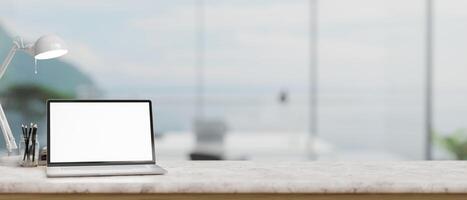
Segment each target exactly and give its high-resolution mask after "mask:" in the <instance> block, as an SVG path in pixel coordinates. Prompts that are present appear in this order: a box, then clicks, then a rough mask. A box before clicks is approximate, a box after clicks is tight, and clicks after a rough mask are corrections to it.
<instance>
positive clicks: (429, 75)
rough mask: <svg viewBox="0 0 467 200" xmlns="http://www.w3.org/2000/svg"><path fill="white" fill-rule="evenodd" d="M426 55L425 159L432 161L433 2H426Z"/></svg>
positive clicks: (427, 0) (428, 0) (430, 0)
mask: <svg viewBox="0 0 467 200" xmlns="http://www.w3.org/2000/svg"><path fill="white" fill-rule="evenodd" d="M425 26H426V30H425V32H426V33H425V34H426V36H425V39H426V41H425V42H426V53H425V62H426V63H425V64H426V72H425V73H426V74H425V84H426V86H425V131H426V133H425V134H426V144H425V158H426V159H427V160H431V159H432V155H431V154H432V151H431V148H432V140H433V139H432V134H433V1H432V0H426V24H425Z"/></svg>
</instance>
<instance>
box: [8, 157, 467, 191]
mask: <svg viewBox="0 0 467 200" xmlns="http://www.w3.org/2000/svg"><path fill="white" fill-rule="evenodd" d="M160 165H161V166H163V167H164V168H166V169H167V170H168V171H169V173H168V174H166V175H151V176H120V177H87V178H47V177H46V175H45V168H44V167H38V168H15V167H5V166H1V167H0V172H1V176H0V193H467V162H462V161H425V162H423V161H417V162H415V161H414V162H282V163H273V162H270V163H265V162H250V161H200V162H199V161H198V162H194V161H179V162H161V163H160Z"/></svg>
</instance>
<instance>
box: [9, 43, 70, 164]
mask: <svg viewBox="0 0 467 200" xmlns="http://www.w3.org/2000/svg"><path fill="white" fill-rule="evenodd" d="M17 50H22V51H25V52H28V53H29V54H31V55H32V56H34V58H35V59H37V60H45V59H51V58H57V57H60V56H63V55H65V54H66V53H68V50H67V48H66V46H65V43H64V42H63V40H62V39H61V38H60V37H58V36H56V35H45V36H42V37H40V38H39V39H38V40H37V41H36V43H34V44H25V43H24V42H23V39H22V38H16V39H15V40H14V41H13V47H12V48H11V50H10V52H8V55H7V56H6V58H5V60H4V61H3V63H2V66H1V67H0V79H1V78H2V77H3V75H4V74H5V71H6V69H7V67H8V65H9V64H10V62H11V60H12V59H13V56H14V55H15V53H16V51H17ZM0 127H1V129H2V132H3V137H4V138H5V144H6V149H7V150H8V156H10V154H11V153H12V152H13V150H14V149H17V148H18V146H17V145H16V142H15V137H14V136H13V134H12V133H11V128H10V125H9V124H8V121H7V118H6V116H5V112H4V111H3V107H2V105H1V104H0Z"/></svg>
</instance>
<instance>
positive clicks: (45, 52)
mask: <svg viewBox="0 0 467 200" xmlns="http://www.w3.org/2000/svg"><path fill="white" fill-rule="evenodd" d="M33 49H34V58H36V59H38V60H44V59H51V58H57V57H60V56H63V55H65V54H66V53H68V49H67V48H66V45H65V42H63V40H62V39H61V38H60V37H58V36H56V35H45V36H42V37H40V38H39V39H38V40H37V41H36V43H34V47H33Z"/></svg>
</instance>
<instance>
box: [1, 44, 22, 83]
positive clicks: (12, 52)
mask: <svg viewBox="0 0 467 200" xmlns="http://www.w3.org/2000/svg"><path fill="white" fill-rule="evenodd" d="M18 48H19V46H18V44H17V43H16V42H15V43H14V45H13V47H11V49H10V51H9V52H8V54H7V56H6V57H5V60H3V63H2V66H1V67H0V79H1V78H2V77H3V75H4V74H5V72H6V69H7V68H8V65H9V64H10V63H11V60H12V59H13V56H15V53H16V50H18Z"/></svg>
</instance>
